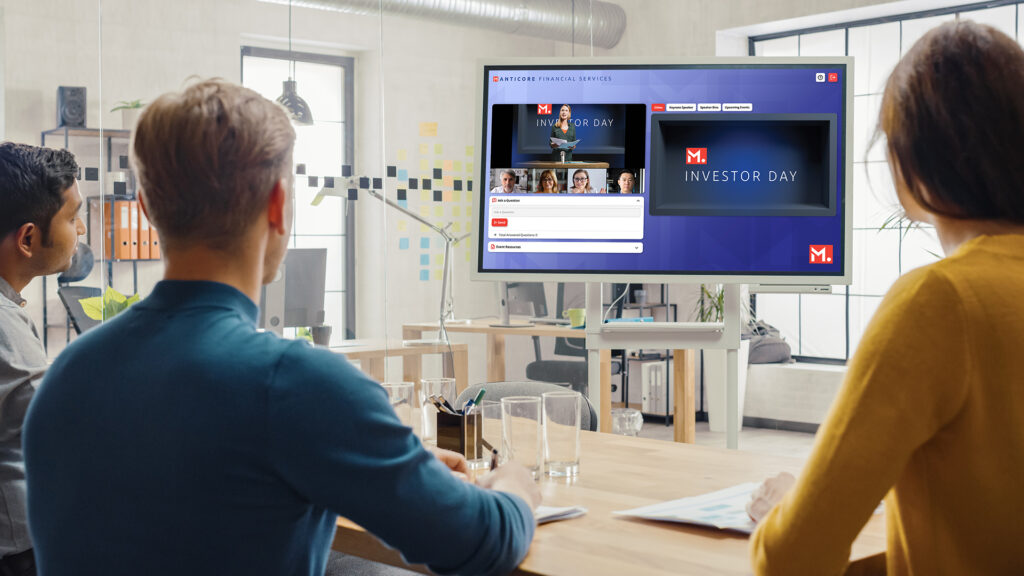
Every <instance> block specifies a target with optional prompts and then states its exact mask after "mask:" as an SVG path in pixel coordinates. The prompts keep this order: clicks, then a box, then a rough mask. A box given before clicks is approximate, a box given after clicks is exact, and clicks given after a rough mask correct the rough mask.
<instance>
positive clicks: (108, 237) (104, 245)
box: [89, 197, 114, 260]
mask: <svg viewBox="0 0 1024 576" xmlns="http://www.w3.org/2000/svg"><path fill="white" fill-rule="evenodd" d="M89 201H90V202H93V203H94V204H93V207H92V214H94V217H95V218H96V220H95V221H96V224H97V225H96V229H94V230H99V229H100V228H101V229H102V231H103V233H102V234H103V236H102V237H101V238H100V239H99V244H98V246H99V247H101V248H100V249H101V250H102V254H103V255H102V258H103V259H104V260H110V259H113V258H114V213H113V211H112V210H111V203H110V202H108V203H106V204H105V206H104V205H103V202H102V201H101V200H100V199H99V198H98V197H96V198H91V199H89ZM100 222H102V224H103V225H102V227H100V225H98V224H99V223H100ZM96 248H97V246H93V249H96ZM98 251H99V250H97V252H98Z"/></svg>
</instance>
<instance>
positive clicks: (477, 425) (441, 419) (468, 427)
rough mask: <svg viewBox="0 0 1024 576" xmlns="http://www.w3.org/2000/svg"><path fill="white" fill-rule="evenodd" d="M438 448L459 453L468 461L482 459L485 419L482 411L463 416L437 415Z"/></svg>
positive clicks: (440, 413)
mask: <svg viewBox="0 0 1024 576" xmlns="http://www.w3.org/2000/svg"><path fill="white" fill-rule="evenodd" d="M437 447H438V448H444V449H445V450H451V451H452V452H458V453H459V454H462V455H463V456H465V457H466V459H467V460H475V459H477V458H482V457H483V454H484V448H483V418H482V417H481V415H480V411H479V410H477V411H476V412H475V413H472V412H471V413H470V414H469V415H468V416H463V415H461V414H458V415H456V414H447V413H445V412H438V413H437Z"/></svg>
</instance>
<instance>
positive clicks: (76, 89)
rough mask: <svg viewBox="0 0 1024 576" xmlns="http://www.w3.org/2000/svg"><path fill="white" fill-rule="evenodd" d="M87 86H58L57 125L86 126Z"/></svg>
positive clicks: (61, 126)
mask: <svg viewBox="0 0 1024 576" xmlns="http://www.w3.org/2000/svg"><path fill="white" fill-rule="evenodd" d="M85 106H86V101H85V87H84V86H58V87H57V126H58V127H60V128H63V127H65V126H67V127H69V128H85Z"/></svg>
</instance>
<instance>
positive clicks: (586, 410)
mask: <svg viewBox="0 0 1024 576" xmlns="http://www.w3.org/2000/svg"><path fill="white" fill-rule="evenodd" d="M577 364H578V362H577ZM481 388H484V389H486V390H487V393H486V394H484V400H485V401H487V400H493V401H495V402H498V401H500V400H501V399H502V398H504V397H506V396H540V395H541V394H544V393H545V392H559V391H564V390H565V387H564V386H559V385H558V384H551V383H548V382H488V383H486V384H474V385H472V386H470V387H468V388H466V389H465V390H463V391H462V393H461V394H459V397H458V398H456V399H455V405H456V406H458V407H460V408H461V407H462V406H464V405H465V404H466V402H469V400H470V399H471V398H476V395H477V393H478V392H480V389H481ZM582 396H583V403H582V405H581V406H580V429H581V430H590V431H591V432H596V431H597V412H596V411H594V405H593V404H591V403H590V399H589V398H587V395H586V394H582Z"/></svg>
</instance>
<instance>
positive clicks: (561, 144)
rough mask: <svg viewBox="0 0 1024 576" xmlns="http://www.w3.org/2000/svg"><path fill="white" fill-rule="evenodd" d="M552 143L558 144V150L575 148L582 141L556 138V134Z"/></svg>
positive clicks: (552, 138)
mask: <svg viewBox="0 0 1024 576" xmlns="http://www.w3.org/2000/svg"><path fill="white" fill-rule="evenodd" d="M551 143H552V144H554V145H556V146H557V147H558V148H557V149H558V150H568V149H570V148H574V147H575V146H576V145H577V144H579V143H580V141H579V140H573V141H572V142H569V141H568V140H566V139H564V138H555V137H554V136H552V137H551Z"/></svg>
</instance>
